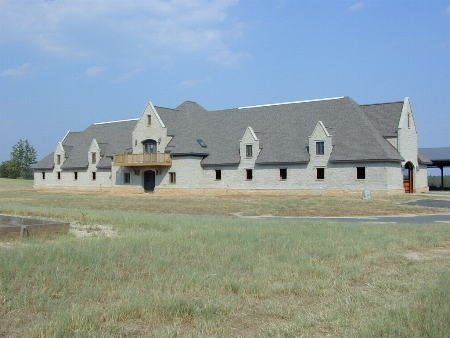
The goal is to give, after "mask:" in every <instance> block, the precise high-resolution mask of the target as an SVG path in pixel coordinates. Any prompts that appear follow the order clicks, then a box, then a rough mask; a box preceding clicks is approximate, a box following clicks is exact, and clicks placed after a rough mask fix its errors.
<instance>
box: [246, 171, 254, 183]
mask: <svg viewBox="0 0 450 338" xmlns="http://www.w3.org/2000/svg"><path fill="white" fill-rule="evenodd" d="M245 172H246V174H247V180H249V181H251V180H252V179H253V170H252V169H245Z"/></svg>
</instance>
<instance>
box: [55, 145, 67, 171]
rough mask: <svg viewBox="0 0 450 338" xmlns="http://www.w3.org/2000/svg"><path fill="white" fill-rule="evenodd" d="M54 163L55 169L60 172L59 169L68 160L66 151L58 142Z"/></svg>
mask: <svg viewBox="0 0 450 338" xmlns="http://www.w3.org/2000/svg"><path fill="white" fill-rule="evenodd" d="M53 156H54V158H53V161H54V163H55V168H57V170H59V168H60V167H61V166H62V164H63V163H64V160H65V159H66V152H65V151H64V147H63V145H62V143H61V142H58V144H57V145H56V149H55V153H54V155H53Z"/></svg>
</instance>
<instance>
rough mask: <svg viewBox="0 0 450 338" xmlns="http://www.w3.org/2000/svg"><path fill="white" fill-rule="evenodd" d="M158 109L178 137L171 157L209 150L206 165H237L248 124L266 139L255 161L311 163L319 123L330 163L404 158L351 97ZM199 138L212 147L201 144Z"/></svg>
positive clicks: (171, 133)
mask: <svg viewBox="0 0 450 338" xmlns="http://www.w3.org/2000/svg"><path fill="white" fill-rule="evenodd" d="M156 109H157V111H158V113H159V115H160V116H161V119H162V120H163V121H164V123H165V125H166V126H167V128H168V134H170V135H174V136H175V137H174V138H173V139H172V141H171V142H170V143H169V145H168V149H170V151H171V153H172V154H174V155H176V154H195V153H197V154H204V153H205V152H206V153H208V154H209V155H208V156H207V157H205V158H204V159H203V161H202V164H203V165H224V164H238V163H239V161H240V156H239V140H240V139H241V138H242V136H243V135H244V132H245V130H246V128H247V127H248V126H251V127H252V128H253V129H254V131H255V133H256V134H257V137H258V138H259V139H260V140H261V148H262V150H261V153H260V155H259V156H258V159H257V162H256V163H258V164H264V163H305V162H308V161H309V154H308V150H307V146H308V136H310V135H311V134H312V132H313V130H314V127H315V126H316V124H317V122H318V121H322V122H323V123H324V125H325V126H326V128H327V129H328V131H329V132H330V134H331V135H332V136H333V143H334V149H333V152H332V155H331V158H330V160H331V161H335V162H339V161H401V160H402V158H401V156H400V155H399V153H398V152H397V151H396V150H395V149H394V148H393V147H392V146H391V145H390V144H389V143H388V142H387V141H386V140H385V139H384V138H383V137H382V135H381V134H380V133H379V132H378V131H377V130H376V129H375V128H374V126H373V125H372V124H371V122H370V120H369V119H368V117H367V116H366V114H365V113H364V112H363V111H362V110H361V109H360V106H359V105H358V104H357V103H355V102H354V101H353V100H352V99H350V98H349V97H344V98H340V99H333V100H323V101H311V102H301V103H291V104H281V105H276V106H259V107H253V108H244V109H238V108H235V109H226V110H218V111H207V110H205V109H204V108H203V107H201V106H199V105H197V104H196V103H195V102H185V103H183V104H182V105H180V106H179V107H177V108H176V109H168V108H161V107H156ZM199 138H201V139H203V140H204V141H205V143H206V144H207V148H202V147H201V146H200V145H199V144H198V143H197V141H196V140H197V139H199Z"/></svg>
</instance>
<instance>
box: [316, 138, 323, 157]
mask: <svg viewBox="0 0 450 338" xmlns="http://www.w3.org/2000/svg"><path fill="white" fill-rule="evenodd" d="M316 155H317V156H323V155H325V141H316Z"/></svg>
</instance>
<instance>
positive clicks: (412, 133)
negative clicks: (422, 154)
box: [398, 97, 428, 190]
mask: <svg viewBox="0 0 450 338" xmlns="http://www.w3.org/2000/svg"><path fill="white" fill-rule="evenodd" d="M408 121H409V123H408ZM417 134H418V133H417V128H416V121H415V118H414V114H413V110H412V106H411V100H410V98H408V97H407V98H405V101H404V103H403V110H402V114H401V116H400V121H399V125H398V151H399V153H400V155H401V156H402V157H403V158H404V161H403V162H402V165H405V163H407V162H411V163H412V164H413V165H414V180H413V182H414V190H424V189H426V187H428V179H427V177H428V170H427V168H426V167H425V166H422V167H421V166H419V163H418V135H417Z"/></svg>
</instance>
